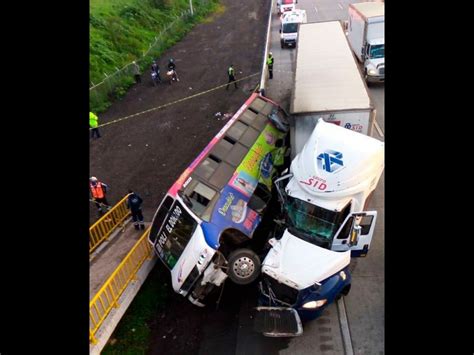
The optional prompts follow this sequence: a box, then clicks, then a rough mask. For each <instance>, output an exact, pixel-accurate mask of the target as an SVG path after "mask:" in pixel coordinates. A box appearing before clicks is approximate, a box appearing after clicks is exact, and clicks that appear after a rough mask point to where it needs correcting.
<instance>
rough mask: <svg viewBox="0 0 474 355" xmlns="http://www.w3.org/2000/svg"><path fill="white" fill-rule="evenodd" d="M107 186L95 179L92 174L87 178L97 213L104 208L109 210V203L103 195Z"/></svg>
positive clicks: (103, 210)
mask: <svg viewBox="0 0 474 355" xmlns="http://www.w3.org/2000/svg"><path fill="white" fill-rule="evenodd" d="M108 188H109V187H108V186H107V185H106V184H104V183H103V182H100V181H99V180H97V178H96V177H95V176H92V177H91V178H90V179H89V189H90V191H91V195H92V199H93V200H94V203H95V205H96V206H97V209H98V211H99V214H102V213H103V212H105V211H106V210H110V205H109V203H108V202H107V198H106V197H105V195H106V194H107V190H108Z"/></svg>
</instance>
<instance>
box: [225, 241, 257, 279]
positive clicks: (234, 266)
mask: <svg viewBox="0 0 474 355" xmlns="http://www.w3.org/2000/svg"><path fill="white" fill-rule="evenodd" d="M228 260H229V264H228V267H229V268H228V270H227V274H228V275H229V278H230V279H231V280H232V281H233V282H234V283H236V284H237V285H248V284H250V283H252V282H253V281H255V280H256V279H257V277H258V275H259V274H260V266H261V263H260V259H259V257H258V255H257V254H255V252H254V251H252V250H250V249H237V250H235V251H233V252H232V253H230V255H229V259H228Z"/></svg>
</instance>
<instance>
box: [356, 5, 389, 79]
mask: <svg viewBox="0 0 474 355" xmlns="http://www.w3.org/2000/svg"><path fill="white" fill-rule="evenodd" d="M348 9H349V19H348V22H347V39H348V40H349V44H350V46H351V48H352V50H353V52H354V54H355V55H356V57H357V59H358V60H359V61H360V62H361V63H363V66H364V75H365V79H366V81H367V83H371V82H383V81H384V80H385V53H384V52H385V36H384V28H385V18H384V13H385V3H383V2H362V3H357V4H349V8H348Z"/></svg>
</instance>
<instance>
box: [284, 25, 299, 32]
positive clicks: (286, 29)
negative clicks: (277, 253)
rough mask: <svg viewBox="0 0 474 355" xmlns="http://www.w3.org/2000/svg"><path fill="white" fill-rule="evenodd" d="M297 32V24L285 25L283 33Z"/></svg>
mask: <svg viewBox="0 0 474 355" xmlns="http://www.w3.org/2000/svg"><path fill="white" fill-rule="evenodd" d="M297 30H298V24H297V23H296V22H292V23H284V24H283V33H295V32H296V31H297Z"/></svg>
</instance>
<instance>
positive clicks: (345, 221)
mask: <svg viewBox="0 0 474 355" xmlns="http://www.w3.org/2000/svg"><path fill="white" fill-rule="evenodd" d="M314 43H318V45H317V46H315V45H314ZM290 114H291V116H290V117H291V120H290V136H291V139H290V149H291V156H292V157H293V159H292V162H291V166H290V168H289V170H288V171H284V172H283V176H281V177H280V178H278V179H276V180H275V186H276V189H277V191H278V194H279V200H280V205H281V206H282V211H281V215H280V216H278V218H277V219H276V220H275V222H276V223H275V229H274V232H273V236H274V237H273V238H271V239H270V240H269V244H270V245H271V249H270V250H269V252H268V253H267V254H266V257H265V259H264V260H263V262H262V277H261V281H260V282H259V291H260V292H259V294H260V296H259V307H257V311H258V313H257V317H256V329H257V330H259V331H260V332H262V333H263V334H264V335H267V336H297V335H300V334H302V332H303V329H302V322H301V320H310V319H314V318H317V317H318V316H319V315H321V313H322V312H323V310H324V309H325V308H326V307H327V306H328V305H329V304H331V303H332V302H333V301H335V300H336V299H337V298H339V297H340V296H341V295H347V294H348V292H349V290H350V287H351V274H350V271H349V269H348V266H349V263H350V260H351V257H358V256H365V255H367V253H368V251H369V249H370V244H371V240H372V237H373V233H374V229H375V224H376V219H377V212H376V211H367V207H368V204H369V201H370V197H371V196H372V194H373V192H374V190H375V189H376V187H377V184H378V181H379V179H380V177H381V175H382V173H383V170H384V143H383V142H381V141H379V140H377V139H375V138H372V137H370V136H369V135H370V133H371V125H372V122H373V120H374V118H375V112H374V111H373V109H372V106H371V104H370V99H369V96H368V94H367V88H366V86H365V85H364V82H363V79H362V77H361V75H360V71H359V68H358V67H357V63H356V62H355V59H354V57H353V55H352V53H351V51H350V48H349V46H348V44H347V40H346V38H345V36H344V32H343V29H342V26H341V24H340V23H339V22H323V23H314V24H302V25H300V34H299V39H298V46H297V56H296V72H295V80H294V87H293V90H292V101H291V109H290Z"/></svg>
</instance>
